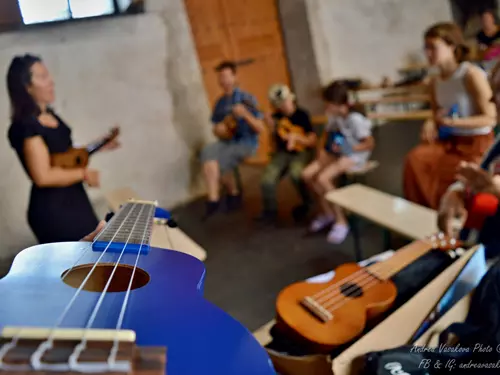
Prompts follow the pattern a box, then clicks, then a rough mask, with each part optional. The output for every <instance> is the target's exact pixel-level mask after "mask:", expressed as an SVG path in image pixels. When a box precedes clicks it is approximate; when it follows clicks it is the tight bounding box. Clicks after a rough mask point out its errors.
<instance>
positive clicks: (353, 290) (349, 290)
mask: <svg viewBox="0 0 500 375" xmlns="http://www.w3.org/2000/svg"><path fill="white" fill-rule="evenodd" d="M356 272H360V273H356ZM355 273H356V276H355V277H354V278H353V277H352V275H353V274H355ZM344 280H345V281H344ZM350 280H352V282H350ZM357 280H359V281H360V282H359V283H358V287H356V286H355V283H354V282H355V281H357ZM337 284H338V285H337ZM363 284H366V286H369V287H368V288H366V287H365V288H363V287H362V286H361V285H363ZM332 286H333V287H332ZM328 287H331V289H330V290H331V295H328V296H326V297H325V298H324V299H326V298H327V297H330V298H331V299H330V303H331V304H332V308H333V307H337V308H335V310H334V312H333V313H332V319H330V320H328V321H324V320H322V319H321V318H319V317H317V316H315V315H314V314H312V313H311V312H310V311H309V310H308V309H307V308H305V307H304V306H303V304H302V301H303V300H304V299H305V298H306V297H307V296H313V295H315V294H317V293H321V291H322V290H325V289H326V288H328ZM342 290H343V291H344V294H342ZM345 294H348V295H349V297H347V298H348V299H345V298H341V296H344V295H345ZM396 297H397V289H396V286H395V285H394V284H393V283H392V281H386V280H378V279H376V278H375V277H374V276H372V275H371V274H370V273H369V271H368V270H367V269H366V268H363V267H360V266H359V265H357V264H356V263H352V264H351V263H349V264H344V265H342V266H340V267H338V268H337V269H336V270H335V277H334V278H333V279H332V280H331V281H329V282H327V283H308V282H302V283H297V284H292V285H290V286H288V287H287V288H285V289H284V290H282V291H281V293H280V294H279V296H278V301H277V304H276V309H277V320H278V323H282V324H283V323H284V324H285V326H286V328H288V329H289V333H290V334H291V335H292V336H294V338H299V340H300V341H304V343H305V344H306V345H307V346H308V347H309V348H310V349H311V350H313V351H314V352H319V353H328V352H330V351H331V350H332V349H333V348H335V347H336V346H339V345H342V344H344V343H346V342H349V341H350V340H352V339H354V338H355V337H356V336H358V335H359V334H361V332H362V331H363V330H364V328H365V325H366V321H367V319H372V318H374V317H376V316H378V315H380V314H381V313H383V312H385V311H387V310H388V309H389V308H390V307H391V305H392V303H393V302H394V300H395V299H396ZM281 327H283V325H281Z"/></svg>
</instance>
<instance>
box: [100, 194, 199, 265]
mask: <svg viewBox="0 0 500 375" xmlns="http://www.w3.org/2000/svg"><path fill="white" fill-rule="evenodd" d="M105 198H106V201H107V203H108V206H109V208H110V209H111V210H112V211H113V212H116V211H117V210H118V209H119V208H120V206H121V205H122V204H123V203H125V202H126V201H127V200H129V199H131V198H132V199H140V198H139V195H138V194H137V193H136V192H135V191H134V190H132V189H130V188H121V189H117V190H113V191H111V192H109V193H107V194H105ZM151 246H153V247H159V248H162V249H170V250H176V251H180V252H182V253H185V254H189V255H192V256H194V257H195V258H198V259H199V260H201V261H204V260H205V259H206V258H207V252H206V251H205V250H204V249H203V248H202V247H201V246H200V245H198V244H197V243H196V242H194V241H193V240H192V239H191V238H189V237H188V236H187V235H186V234H185V233H184V232H183V231H182V230H180V229H179V228H170V227H167V226H165V225H159V224H154V226H153V233H152V238H151Z"/></svg>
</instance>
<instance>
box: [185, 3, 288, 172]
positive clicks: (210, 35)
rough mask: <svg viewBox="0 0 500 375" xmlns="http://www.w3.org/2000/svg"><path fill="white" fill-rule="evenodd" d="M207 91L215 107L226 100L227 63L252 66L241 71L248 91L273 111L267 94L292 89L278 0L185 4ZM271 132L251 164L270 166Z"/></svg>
mask: <svg viewBox="0 0 500 375" xmlns="http://www.w3.org/2000/svg"><path fill="white" fill-rule="evenodd" d="M185 3H186V10H187V13H188V17H189V21H190V23H191V30H192V33H193V37H194V41H195V45H196V49H197V52H198V59H199V61H200V65H201V68H202V73H203V79H204V82H205V89H206V91H207V95H208V98H209V100H210V103H211V105H213V103H214V102H215V101H216V100H217V98H218V97H219V96H220V95H221V90H220V88H219V87H218V85H217V78H216V74H215V72H214V67H215V66H216V65H217V64H218V63H219V62H220V61H221V60H224V59H230V60H234V61H237V62H240V61H241V62H242V61H245V62H246V63H245V64H243V65H242V66H241V67H239V73H238V79H239V82H240V86H241V88H242V89H243V90H246V91H249V92H250V93H252V94H253V95H255V96H256V97H257V100H258V102H259V105H260V107H261V108H262V109H263V110H265V111H268V110H270V105H269V101H268V99H267V91H268V89H269V87H270V86H271V85H272V84H274V83H284V84H287V85H290V78H289V74H288V67H287V63H286V57H285V48H284V43H283V38H282V34H281V25H280V21H279V14H278V6H277V1H275V0H185ZM270 145H271V142H270V137H269V133H267V132H265V133H264V134H262V135H261V136H260V137H259V149H258V151H257V155H256V156H255V157H254V158H252V159H250V160H248V161H249V162H250V163H259V164H260V163H267V161H268V156H269V151H270Z"/></svg>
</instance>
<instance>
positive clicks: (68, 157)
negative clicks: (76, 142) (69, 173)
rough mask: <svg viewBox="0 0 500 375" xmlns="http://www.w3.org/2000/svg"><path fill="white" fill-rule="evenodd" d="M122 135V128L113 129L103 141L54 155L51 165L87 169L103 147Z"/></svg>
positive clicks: (51, 157) (51, 158)
mask: <svg viewBox="0 0 500 375" xmlns="http://www.w3.org/2000/svg"><path fill="white" fill-rule="evenodd" d="M119 134H120V128H113V129H111V132H110V133H109V135H108V136H107V137H106V138H104V139H103V140H101V141H99V142H96V143H93V144H90V145H88V146H87V147H78V148H70V149H69V150H68V151H66V152H60V153H56V154H52V155H51V156H50V164H51V165H52V166H53V167H60V168H85V167H86V166H87V165H88V164H89V158H90V156H91V155H92V154H93V153H94V152H97V151H99V150H100V149H101V148H102V147H104V146H105V145H107V144H108V143H109V142H111V141H113V140H114V139H116V137H118V135H119Z"/></svg>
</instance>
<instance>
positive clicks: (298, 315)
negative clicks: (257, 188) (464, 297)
mask: <svg viewBox="0 0 500 375" xmlns="http://www.w3.org/2000/svg"><path fill="white" fill-rule="evenodd" d="M460 246H462V243H461V242H460V241H457V240H454V239H449V238H446V237H445V236H444V235H442V234H439V235H436V236H432V237H431V238H430V240H425V241H424V240H420V241H415V242H412V243H411V244H409V245H407V246H405V247H403V248H401V249H400V250H398V251H397V252H396V253H395V254H394V255H393V256H392V257H391V258H389V259H387V260H385V261H383V262H380V263H375V264H373V265H370V266H367V267H360V266H359V265H358V264H356V263H348V264H344V265H342V266H340V267H338V268H336V270H335V276H334V278H333V279H332V280H331V281H329V282H326V283H310V282H299V283H296V284H292V285H290V286H288V287H286V288H285V289H283V290H282V291H281V293H280V294H279V295H278V298H277V301H276V312H277V317H276V320H277V322H278V327H279V329H280V330H281V331H282V332H284V333H285V334H288V336H289V337H290V338H292V339H294V340H296V341H297V342H299V343H301V344H304V345H303V346H304V347H306V348H307V349H309V350H310V351H311V352H315V353H330V352H331V351H332V350H333V349H334V348H335V347H337V346H340V345H343V344H346V343H348V342H349V341H351V340H353V339H355V338H356V337H357V336H359V335H360V334H361V333H362V332H363V330H364V329H365V326H366V322H367V320H369V319H373V318H375V317H377V316H379V315H380V314H382V313H384V312H386V311H387V310H388V309H389V308H390V307H391V306H392V304H393V302H394V301H395V299H396V297H397V293H398V292H397V289H396V286H395V285H394V284H393V282H392V281H391V280H390V278H391V277H392V276H393V275H395V274H396V273H398V272H399V271H401V270H402V269H403V268H405V267H406V266H408V265H409V264H410V263H412V262H414V261H415V260H416V259H418V258H419V257H421V256H422V255H424V254H426V253H428V252H429V251H430V250H432V249H437V250H441V251H446V252H448V253H449V254H455V252H454V250H455V249H457V248H459V247H460ZM460 250H461V251H462V250H463V249H460ZM458 253H459V251H458V250H457V251H456V254H458ZM456 254H455V255H453V256H456Z"/></svg>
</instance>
